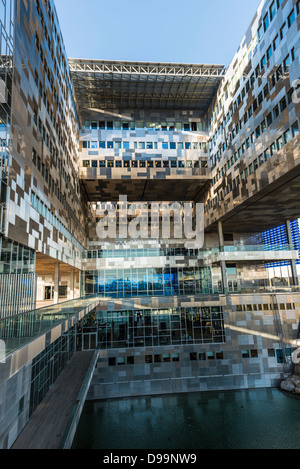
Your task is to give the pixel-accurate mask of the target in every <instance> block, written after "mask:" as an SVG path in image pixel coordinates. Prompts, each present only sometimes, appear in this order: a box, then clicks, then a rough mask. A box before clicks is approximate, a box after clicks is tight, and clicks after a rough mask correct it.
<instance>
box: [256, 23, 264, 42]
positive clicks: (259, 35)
mask: <svg viewBox="0 0 300 469" xmlns="http://www.w3.org/2000/svg"><path fill="white" fill-rule="evenodd" d="M262 35H263V25H262V24H261V25H260V27H259V28H258V31H257V37H258V40H259V41H260V40H261V38H262Z"/></svg>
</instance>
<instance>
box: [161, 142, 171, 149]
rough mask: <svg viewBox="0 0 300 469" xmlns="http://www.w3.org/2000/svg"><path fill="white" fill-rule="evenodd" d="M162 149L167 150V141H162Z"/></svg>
mask: <svg viewBox="0 0 300 469" xmlns="http://www.w3.org/2000/svg"><path fill="white" fill-rule="evenodd" d="M162 149H163V150H168V149H169V144H168V143H167V142H163V143H162Z"/></svg>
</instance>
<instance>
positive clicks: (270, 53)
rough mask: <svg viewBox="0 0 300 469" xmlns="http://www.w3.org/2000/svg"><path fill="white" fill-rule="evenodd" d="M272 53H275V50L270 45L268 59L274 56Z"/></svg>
mask: <svg viewBox="0 0 300 469" xmlns="http://www.w3.org/2000/svg"><path fill="white" fill-rule="evenodd" d="M272 54H273V50H272V46H270V47H269V49H268V50H267V60H270V58H271V57H272Z"/></svg>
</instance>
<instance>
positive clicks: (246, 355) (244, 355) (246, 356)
mask: <svg viewBox="0 0 300 469" xmlns="http://www.w3.org/2000/svg"><path fill="white" fill-rule="evenodd" d="M242 357H243V358H250V354H249V350H242Z"/></svg>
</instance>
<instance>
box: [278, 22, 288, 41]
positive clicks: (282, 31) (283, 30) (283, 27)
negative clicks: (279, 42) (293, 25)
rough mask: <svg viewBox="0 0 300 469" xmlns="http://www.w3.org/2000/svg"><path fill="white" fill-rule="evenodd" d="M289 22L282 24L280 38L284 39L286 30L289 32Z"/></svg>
mask: <svg viewBox="0 0 300 469" xmlns="http://www.w3.org/2000/svg"><path fill="white" fill-rule="evenodd" d="M287 29H288V27H287V24H286V23H284V25H283V26H282V28H281V30H280V38H281V39H283V38H284V36H285V35H286V32H287Z"/></svg>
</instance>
